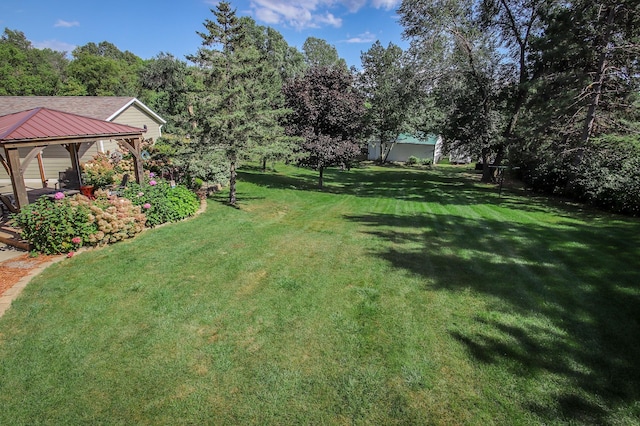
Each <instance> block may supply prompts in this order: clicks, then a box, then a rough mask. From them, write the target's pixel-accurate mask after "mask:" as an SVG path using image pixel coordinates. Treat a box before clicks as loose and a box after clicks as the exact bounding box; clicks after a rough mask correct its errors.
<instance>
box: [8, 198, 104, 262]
mask: <svg viewBox="0 0 640 426" xmlns="http://www.w3.org/2000/svg"><path fill="white" fill-rule="evenodd" d="M13 223H14V224H15V225H16V226H18V227H20V228H21V229H22V238H24V239H25V240H27V241H29V243H31V245H32V246H33V248H34V250H36V251H39V252H41V253H45V254H57V253H66V252H68V251H70V250H72V249H77V248H78V247H80V246H81V245H82V243H83V242H85V241H88V240H89V237H90V235H91V234H92V233H93V232H94V228H93V227H92V226H91V225H90V224H89V209H87V208H74V207H72V206H71V204H70V203H69V202H68V199H66V200H65V199H62V200H59V201H55V202H52V201H51V200H48V199H46V198H44V197H43V198H40V199H39V200H38V201H36V202H35V203H33V204H29V205H27V206H26V207H24V208H22V209H21V210H20V212H19V213H16V214H15V215H13Z"/></svg>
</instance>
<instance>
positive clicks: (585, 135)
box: [573, 5, 616, 166]
mask: <svg viewBox="0 0 640 426" xmlns="http://www.w3.org/2000/svg"><path fill="white" fill-rule="evenodd" d="M615 16H616V6H615V5H613V6H609V14H608V15H607V24H606V25H607V28H606V32H605V35H604V38H603V40H602V44H601V46H602V51H600V57H599V58H598V72H597V74H596V77H595V79H594V80H595V81H594V82H593V92H592V94H591V102H590V103H589V108H588V109H587V116H586V117H585V120H584V126H583V127H582V135H581V137H580V142H581V145H582V146H580V147H578V152H577V154H576V156H575V157H574V159H573V163H574V166H577V165H579V164H580V163H581V162H582V157H583V155H584V148H585V147H586V145H587V143H588V142H589V138H590V137H591V134H592V133H593V125H594V123H595V121H596V110H597V109H598V104H599V103H600V96H601V95H602V85H603V83H604V79H605V76H606V74H607V55H608V53H609V52H608V50H609V49H608V45H609V41H610V40H611V36H612V26H613V21H614V18H615Z"/></svg>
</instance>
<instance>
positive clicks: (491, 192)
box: [238, 167, 500, 204]
mask: <svg viewBox="0 0 640 426" xmlns="http://www.w3.org/2000/svg"><path fill="white" fill-rule="evenodd" d="M238 176H239V178H240V179H241V180H243V181H246V182H251V183H253V184H255V185H259V186H264V187H268V188H276V189H294V190H303V191H317V192H323V193H332V194H345V195H354V196H358V197H375V198H392V199H396V200H407V201H418V202H433V201H437V202H440V203H451V204H453V203H464V204H469V203H495V202H500V199H499V197H498V191H497V190H496V188H495V187H494V185H479V184H478V182H477V180H476V179H474V178H473V175H471V174H469V173H468V172H467V171H466V170H461V169H458V170H457V169H446V170H423V169H406V168H399V167H394V168H391V167H389V168H386V169H381V168H375V169H371V168H367V167H363V168H359V169H352V170H350V171H341V170H338V169H328V170H326V171H325V173H324V176H325V186H324V188H322V189H319V188H318V177H317V175H315V174H310V173H308V172H306V173H305V172H303V171H301V172H300V173H296V174H291V173H288V174H286V175H285V174H279V173H277V172H275V173H274V172H266V173H263V172H261V171H258V170H256V169H243V170H242V171H240V172H238Z"/></svg>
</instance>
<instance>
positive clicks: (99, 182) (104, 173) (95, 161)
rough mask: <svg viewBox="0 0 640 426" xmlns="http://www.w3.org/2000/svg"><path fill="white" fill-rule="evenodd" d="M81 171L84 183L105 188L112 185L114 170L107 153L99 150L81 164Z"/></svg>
mask: <svg viewBox="0 0 640 426" xmlns="http://www.w3.org/2000/svg"><path fill="white" fill-rule="evenodd" d="M82 173H83V174H82V181H83V183H84V184H85V185H93V186H94V187H96V188H106V187H108V186H111V185H113V183H114V181H113V179H114V176H115V174H116V170H115V167H114V165H113V162H112V161H111V158H110V156H109V154H108V153H107V154H105V153H103V152H99V153H98V154H96V155H95V156H94V157H93V158H92V159H91V160H89V161H87V162H86V163H84V164H83V165H82Z"/></svg>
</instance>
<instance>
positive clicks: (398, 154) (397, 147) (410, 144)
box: [368, 133, 442, 163]
mask: <svg viewBox="0 0 640 426" xmlns="http://www.w3.org/2000/svg"><path fill="white" fill-rule="evenodd" d="M441 146H442V137H441V136H436V135H425V136H414V135H410V134H407V133H402V134H400V136H398V139H397V140H396V142H395V143H393V144H389V146H387V150H388V154H387V157H386V161H397V162H406V161H407V160H408V159H409V157H412V156H413V157H416V158H419V159H421V160H424V159H428V160H431V161H432V162H433V163H437V162H438V160H439V158H440V152H441ZM368 148H369V156H368V159H369V160H379V159H380V158H381V149H382V148H381V144H380V142H379V141H371V142H369V146H368Z"/></svg>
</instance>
